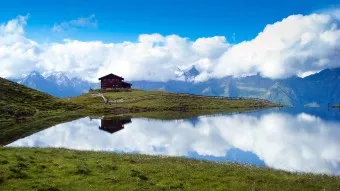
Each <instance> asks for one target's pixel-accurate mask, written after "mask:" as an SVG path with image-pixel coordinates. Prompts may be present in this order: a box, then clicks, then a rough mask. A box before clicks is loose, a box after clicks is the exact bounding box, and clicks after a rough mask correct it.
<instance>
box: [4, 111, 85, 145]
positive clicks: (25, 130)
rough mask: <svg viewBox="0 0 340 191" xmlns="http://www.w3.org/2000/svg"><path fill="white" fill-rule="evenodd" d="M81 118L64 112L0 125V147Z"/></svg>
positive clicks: (72, 113)
mask: <svg viewBox="0 0 340 191" xmlns="http://www.w3.org/2000/svg"><path fill="white" fill-rule="evenodd" d="M81 117H83V114H80V113H77V112H66V113H64V114H62V113H59V114H58V115H52V116H46V117H43V118H37V119H35V120H28V121H26V122H23V121H21V122H20V123H18V122H8V123H0V146H1V145H7V144H9V143H12V142H14V141H16V140H18V139H20V138H24V137H27V136H29V135H31V134H34V133H36V132H39V131H41V130H44V129H46V128H49V127H51V126H54V125H57V124H59V123H65V122H68V121H73V120H76V119H79V118H81Z"/></svg>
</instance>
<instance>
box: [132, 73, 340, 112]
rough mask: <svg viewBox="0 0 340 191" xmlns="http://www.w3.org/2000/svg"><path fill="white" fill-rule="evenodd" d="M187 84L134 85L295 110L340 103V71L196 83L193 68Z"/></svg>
mask: <svg viewBox="0 0 340 191" xmlns="http://www.w3.org/2000/svg"><path fill="white" fill-rule="evenodd" d="M181 75H182V78H183V77H184V79H185V81H176V80H172V81H168V82H149V81H131V83H132V84H133V87H134V88H137V89H144V90H155V89H159V90H165V91H170V92H179V93H182V92H185V93H192V94H202V95H214V96H215V95H218V96H230V97H256V98H263V99H267V100H270V101H273V102H277V103H282V104H286V105H291V106H307V107H319V106H327V105H328V104H334V103H338V102H340V68H336V69H326V70H323V71H321V72H319V73H316V74H313V75H310V76H308V77H305V78H300V77H297V76H293V77H290V78H287V79H281V80H273V79H270V78H264V77H262V76H260V75H253V76H247V77H241V78H234V77H224V78H221V79H210V80H208V81H205V82H198V83H194V82H192V80H190V79H193V78H194V77H195V76H197V75H199V72H198V70H197V69H196V68H195V67H193V68H190V69H188V70H187V71H183V72H182V73H181Z"/></svg>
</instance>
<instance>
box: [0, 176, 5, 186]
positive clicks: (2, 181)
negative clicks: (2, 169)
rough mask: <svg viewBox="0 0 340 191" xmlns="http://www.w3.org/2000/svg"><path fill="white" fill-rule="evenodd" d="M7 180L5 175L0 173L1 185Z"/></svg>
mask: <svg viewBox="0 0 340 191" xmlns="http://www.w3.org/2000/svg"><path fill="white" fill-rule="evenodd" d="M4 182H5V176H4V175H3V174H2V173H0V185H1V184H3V183H4Z"/></svg>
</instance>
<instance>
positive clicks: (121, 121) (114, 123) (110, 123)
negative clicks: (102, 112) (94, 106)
mask: <svg viewBox="0 0 340 191" xmlns="http://www.w3.org/2000/svg"><path fill="white" fill-rule="evenodd" d="M128 123H131V119H130V118H110V119H102V120H101V126H100V127H99V129H100V130H103V131H106V132H108V133H115V132H117V131H120V130H122V129H124V125H125V124H128Z"/></svg>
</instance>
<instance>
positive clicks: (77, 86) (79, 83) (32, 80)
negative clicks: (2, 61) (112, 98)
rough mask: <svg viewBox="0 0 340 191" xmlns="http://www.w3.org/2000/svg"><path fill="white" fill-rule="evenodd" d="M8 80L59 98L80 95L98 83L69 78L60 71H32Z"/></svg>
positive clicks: (95, 86)
mask: <svg viewBox="0 0 340 191" xmlns="http://www.w3.org/2000/svg"><path fill="white" fill-rule="evenodd" d="M9 80H11V81H14V82H17V83H19V84H22V85H25V86H28V87H30V88H33V89H36V90H39V91H42V92H45V93H48V94H51V95H54V96H56V97H61V98H63V97H71V96H77V95H81V94H82V93H86V92H88V91H89V89H90V88H97V87H99V85H98V84H95V83H91V82H88V81H84V80H81V79H79V78H69V77H67V76H66V75H65V74H64V73H62V72H56V73H51V74H48V75H42V74H40V73H39V72H37V71H33V72H31V73H30V74H28V75H26V76H23V77H21V78H17V79H13V78H12V79H9Z"/></svg>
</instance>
